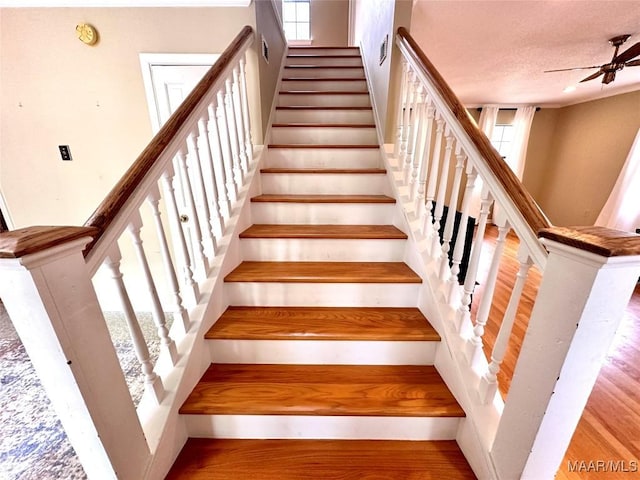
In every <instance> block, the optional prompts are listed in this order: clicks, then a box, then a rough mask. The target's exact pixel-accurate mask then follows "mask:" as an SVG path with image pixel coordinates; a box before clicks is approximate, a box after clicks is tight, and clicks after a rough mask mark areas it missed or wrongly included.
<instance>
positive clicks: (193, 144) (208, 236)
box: [185, 132, 218, 258]
mask: <svg viewBox="0 0 640 480" xmlns="http://www.w3.org/2000/svg"><path fill="white" fill-rule="evenodd" d="M196 138H197V133H196V132H191V133H189V135H187V151H188V158H187V160H186V166H187V168H188V169H191V170H192V172H193V173H192V174H191V176H188V177H187V178H189V180H190V186H191V194H192V196H193V209H194V211H195V212H196V213H198V219H199V220H200V221H199V222H198V227H199V228H200V233H201V235H202V245H203V247H204V249H205V251H208V253H209V254H208V256H209V258H213V257H215V256H216V253H217V250H218V245H217V243H216V239H215V233H214V232H215V230H214V226H213V224H212V223H211V212H210V211H209V199H208V198H207V189H206V188H205V186H204V176H203V172H202V159H201V158H200V149H199V148H198V146H197V144H198V143H199V140H197V139H196ZM187 175H188V174H187V173H186V172H185V176H187ZM194 185H195V192H194ZM196 197H197V198H199V199H200V202H199V203H198V202H197V201H196ZM187 204H189V199H187ZM200 209H201V210H202V213H201V214H200ZM192 213H193V212H192Z"/></svg>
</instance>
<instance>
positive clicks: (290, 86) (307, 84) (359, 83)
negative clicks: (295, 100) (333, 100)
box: [281, 79, 367, 92]
mask: <svg viewBox="0 0 640 480" xmlns="http://www.w3.org/2000/svg"><path fill="white" fill-rule="evenodd" d="M281 88H282V90H302V91H309V90H317V91H320V92H322V91H327V90H337V91H340V92H350V91H356V92H366V91H367V82H366V80H364V79H362V80H342V81H336V80H283V81H282V85H281Z"/></svg>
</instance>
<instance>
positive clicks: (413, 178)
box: [408, 83, 426, 201]
mask: <svg viewBox="0 0 640 480" xmlns="http://www.w3.org/2000/svg"><path fill="white" fill-rule="evenodd" d="M416 96H417V101H416V120H415V123H414V129H413V132H412V136H413V141H412V145H413V162H412V166H411V174H410V177H409V179H408V180H409V182H408V184H409V201H414V199H415V195H416V192H417V183H418V167H419V166H420V163H421V161H423V159H424V155H423V152H424V148H422V147H423V145H424V142H425V137H424V130H425V121H424V120H425V119H424V116H425V113H426V112H425V103H424V101H425V95H424V89H423V87H422V84H421V83H418V86H417V88H416Z"/></svg>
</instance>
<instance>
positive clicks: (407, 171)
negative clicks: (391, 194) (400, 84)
mask: <svg viewBox="0 0 640 480" xmlns="http://www.w3.org/2000/svg"><path fill="white" fill-rule="evenodd" d="M411 83H412V89H411V91H412V92H413V95H412V97H411V110H410V111H411V115H410V120H411V123H410V124H409V136H408V138H407V158H405V168H404V184H405V185H409V181H410V179H411V170H412V167H413V157H414V155H415V148H416V138H417V137H418V130H419V128H420V116H419V115H418V107H419V106H420V91H421V90H422V84H421V83H420V80H419V79H418V75H416V74H415V73H413V75H412V76H411Z"/></svg>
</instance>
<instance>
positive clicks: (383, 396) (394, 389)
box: [180, 364, 464, 417]
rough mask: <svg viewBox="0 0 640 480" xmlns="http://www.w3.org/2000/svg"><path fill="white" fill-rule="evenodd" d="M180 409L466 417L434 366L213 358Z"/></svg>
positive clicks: (211, 412) (223, 412) (209, 412)
mask: <svg viewBox="0 0 640 480" xmlns="http://www.w3.org/2000/svg"><path fill="white" fill-rule="evenodd" d="M180 413H181V414H195V415H328V416H344V415H347V416H372V415H375V416H383V417H464V412H463V410H462V408H461V407H460V405H459V404H458V402H457V401H456V399H455V398H454V397H453V395H452V394H451V392H450V391H449V389H448V388H447V386H446V385H445V383H444V381H443V380H442V378H440V375H439V374H438V372H437V371H436V369H435V367H433V366H415V365H402V366H386V365H385V366H377V365H355V366H354V365H259V364H253V365H252V364H248V365H247V364H212V365H211V366H210V367H209V368H208V369H207V371H206V372H205V374H204V375H203V376H202V378H201V379H200V382H198V384H197V385H196V387H195V388H194V389H193V391H192V392H191V394H190V395H189V397H188V398H187V400H186V401H185V403H184V404H183V405H182V407H181V408H180Z"/></svg>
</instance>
